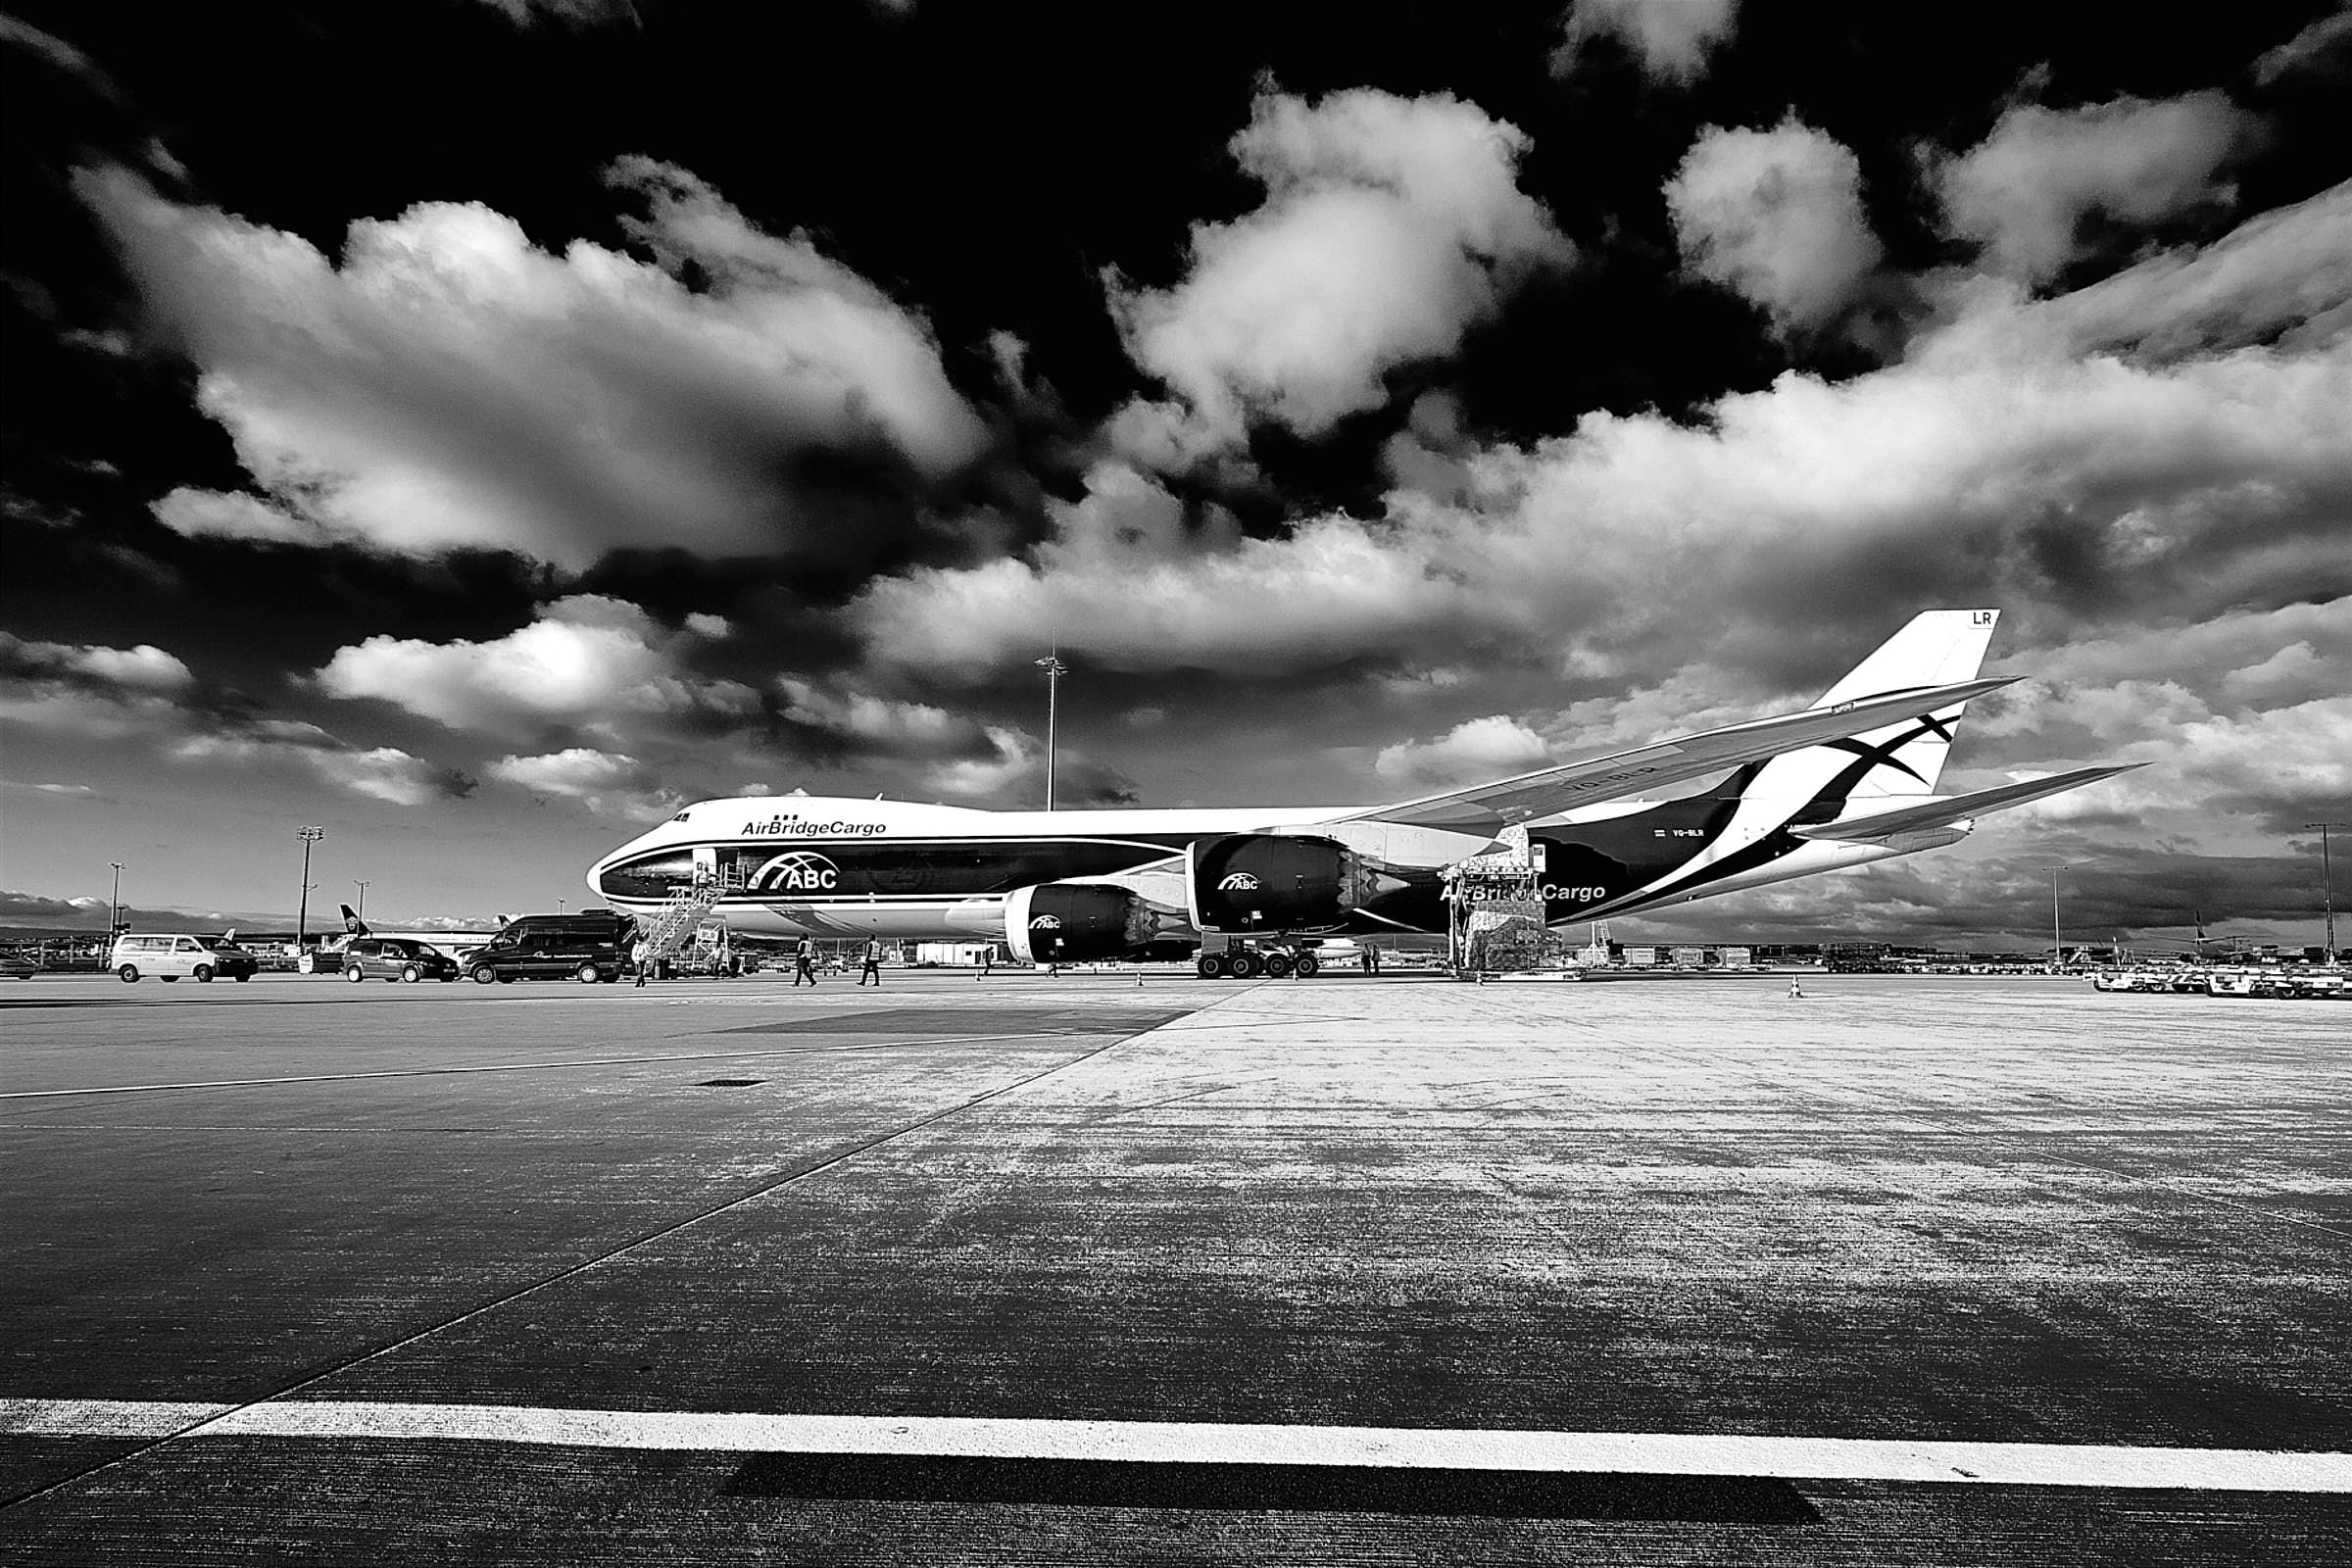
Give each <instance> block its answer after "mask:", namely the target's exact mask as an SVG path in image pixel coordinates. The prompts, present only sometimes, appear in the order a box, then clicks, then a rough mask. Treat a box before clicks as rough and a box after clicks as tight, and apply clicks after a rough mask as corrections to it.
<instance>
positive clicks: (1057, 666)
mask: <svg viewBox="0 0 2352 1568" xmlns="http://www.w3.org/2000/svg"><path fill="white" fill-rule="evenodd" d="M1037 667H1038V668H1040V669H1042V670H1044V671H1045V672H1046V809H1047V810H1049V811H1051V810H1052V809H1054V707H1055V700H1056V698H1057V697H1058V696H1059V694H1060V688H1061V677H1062V676H1064V675H1066V674H1068V673H1069V670H1070V666H1069V665H1067V664H1065V663H1063V662H1061V650H1060V649H1058V648H1056V649H1055V650H1054V652H1053V653H1051V654H1048V655H1047V656H1046V657H1045V658H1043V659H1041V660H1039V661H1038V662H1037Z"/></svg>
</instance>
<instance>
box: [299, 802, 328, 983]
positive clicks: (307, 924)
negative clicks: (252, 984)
mask: <svg viewBox="0 0 2352 1568" xmlns="http://www.w3.org/2000/svg"><path fill="white" fill-rule="evenodd" d="M294 836H295V837H296V838H298V839H300V840H302V907H300V908H299V909H297V910H296V911H295V914H294V957H295V959H296V961H298V962H299V961H300V960H301V958H302V950H303V946H304V943H305V941H306V939H307V938H308V937H309V936H310V934H311V846H312V845H314V844H316V843H318V842H319V840H320V839H322V838H324V837H326V829H324V828H322V827H298V828H296V829H295V830H294Z"/></svg>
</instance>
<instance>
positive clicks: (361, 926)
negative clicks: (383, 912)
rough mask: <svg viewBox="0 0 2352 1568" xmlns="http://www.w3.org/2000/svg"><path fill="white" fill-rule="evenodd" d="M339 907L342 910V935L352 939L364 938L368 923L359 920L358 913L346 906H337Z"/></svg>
mask: <svg viewBox="0 0 2352 1568" xmlns="http://www.w3.org/2000/svg"><path fill="white" fill-rule="evenodd" d="M339 907H340V908H341V909H342V910H343V934H344V935H346V936H354V937H364V936H366V935H367V934H368V922H367V921H365V920H363V919H361V918H360V916H359V911H358V910H356V909H354V908H353V907H351V906H350V905H348V904H346V905H342V906H339Z"/></svg>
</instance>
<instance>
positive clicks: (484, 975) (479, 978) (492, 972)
mask: <svg viewBox="0 0 2352 1568" xmlns="http://www.w3.org/2000/svg"><path fill="white" fill-rule="evenodd" d="M497 978H498V971H497V970H496V969H493V968H491V967H490V966H489V965H488V964H486V963H485V964H483V965H482V966H481V967H480V968H478V969H476V970H474V971H473V980H474V984H476V985H484V986H486V985H488V984H489V983H490V982H491V981H493V980H496V979H497Z"/></svg>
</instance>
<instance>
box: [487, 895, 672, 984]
mask: <svg viewBox="0 0 2352 1568" xmlns="http://www.w3.org/2000/svg"><path fill="white" fill-rule="evenodd" d="M636 940H637V921H636V919H635V918H634V917H633V916H630V915H626V914H616V913H614V912H613V910H611V909H582V910H581V911H580V912H579V913H577V914H526V915H523V916H521V917H520V918H518V919H516V920H515V921H513V922H511V923H510V924H509V925H508V926H507V928H506V929H505V930H504V931H501V932H500V933H499V934H498V935H496V936H494V937H492V938H491V939H490V940H489V941H488V942H487V943H485V944H484V945H482V946H481V947H478V948H476V949H474V950H473V952H471V953H469V954H467V955H466V973H467V974H469V975H471V976H473V978H474V979H475V980H477V981H479V982H480V983H482V984H483V985H488V984H489V983H490V982H491V981H493V980H562V979H564V978H565V977H566V976H569V977H570V978H572V979H575V980H577V981H579V982H580V983H581V984H582V985H594V984H595V983H596V982H597V981H599V980H606V981H611V980H617V979H619V978H620V970H621V965H622V964H623V963H624V962H625V961H626V960H627V958H628V956H629V945H630V944H631V943H633V942H634V941H636Z"/></svg>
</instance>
